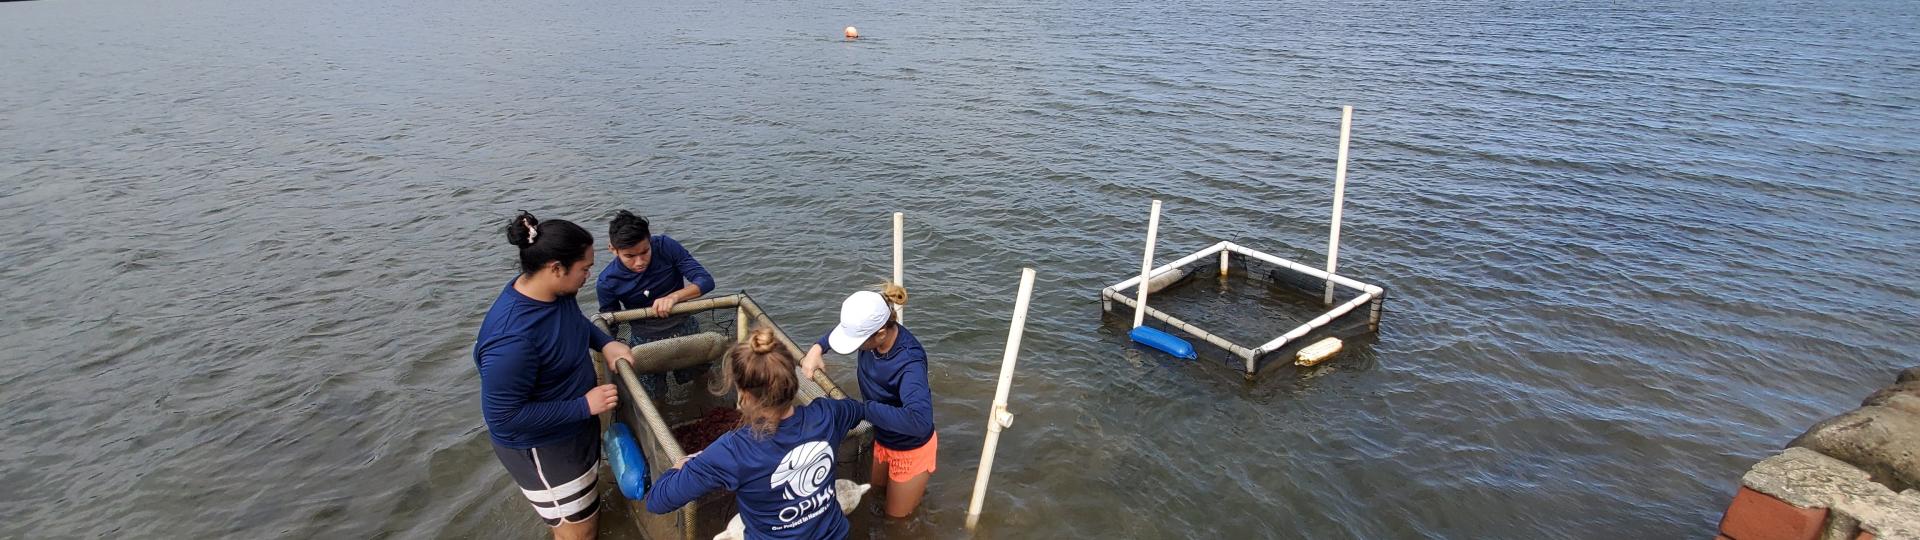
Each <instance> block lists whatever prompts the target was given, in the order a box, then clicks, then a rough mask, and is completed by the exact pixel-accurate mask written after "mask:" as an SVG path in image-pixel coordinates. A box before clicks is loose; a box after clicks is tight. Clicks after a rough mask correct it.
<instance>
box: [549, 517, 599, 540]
mask: <svg viewBox="0 0 1920 540" xmlns="http://www.w3.org/2000/svg"><path fill="white" fill-rule="evenodd" d="M599 524H600V513H599V512H594V513H593V515H591V516H587V519H585V520H582V521H579V522H575V523H561V524H560V526H558V527H554V528H553V540H593V539H594V537H595V536H596V535H598V534H599V533H600V527H599Z"/></svg>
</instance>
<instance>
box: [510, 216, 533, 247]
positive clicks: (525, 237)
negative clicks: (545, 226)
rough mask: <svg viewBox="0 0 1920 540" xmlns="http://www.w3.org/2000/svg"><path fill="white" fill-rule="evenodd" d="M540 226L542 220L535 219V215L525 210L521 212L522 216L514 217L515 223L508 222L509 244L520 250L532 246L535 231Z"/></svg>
mask: <svg viewBox="0 0 1920 540" xmlns="http://www.w3.org/2000/svg"><path fill="white" fill-rule="evenodd" d="M539 226H540V220H539V219H537V218H535V217H533V214H530V213H527V211H525V210H522V211H520V215H517V216H513V221H509V222H507V243H509V244H513V245H514V246H515V247H518V248H520V249H526V248H528V247H530V246H532V245H533V239H534V234H535V233H534V231H535V230H536V228H537V227H539Z"/></svg>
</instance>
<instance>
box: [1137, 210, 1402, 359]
mask: <svg viewBox="0 0 1920 540" xmlns="http://www.w3.org/2000/svg"><path fill="white" fill-rule="evenodd" d="M1216 264H1217V266H1216ZM1148 275H1149V276H1150V278H1149V279H1147V280H1145V281H1146V282H1147V285H1146V286H1147V292H1148V293H1152V294H1159V295H1171V294H1173V292H1171V291H1174V290H1175V289H1180V288H1186V287H1193V286H1198V283H1199V282H1200V280H1201V279H1203V278H1202V276H1214V277H1218V278H1226V277H1230V276H1231V275H1238V276H1241V277H1243V278H1245V279H1246V280H1247V281H1249V282H1252V283H1258V284H1260V285H1262V286H1261V287H1257V288H1252V290H1247V291H1244V292H1247V293H1250V294H1248V295H1246V296H1244V297H1243V298H1247V299H1249V301H1251V302H1256V303H1259V304H1262V305H1263V306H1269V307H1272V306H1275V305H1276V304H1278V305H1279V306H1277V308H1276V309H1272V310H1271V311H1281V312H1293V313H1301V312H1302V311H1303V309H1307V308H1305V307H1304V306H1310V305H1313V304H1320V310H1318V312H1317V313H1315V312H1313V311H1306V313H1311V315H1308V316H1304V317H1302V318H1301V319H1299V320H1298V321H1297V322H1295V323H1294V324H1291V325H1288V326H1282V327H1280V328H1275V329H1271V330H1272V331H1273V332H1275V333H1274V334H1266V335H1248V334H1245V333H1240V335H1234V333H1232V332H1230V331H1227V330H1222V328H1226V327H1229V326H1230V325H1227V324H1223V323H1224V322H1225V318H1226V317H1235V318H1241V319H1245V318H1248V312H1243V311H1240V310H1238V309H1234V310H1226V311H1227V312H1226V313H1222V312H1219V311H1215V312H1211V313H1210V314H1209V315H1203V316H1202V317H1201V318H1194V317H1190V318H1186V319H1183V318H1178V317H1175V316H1173V315H1171V314H1168V313H1167V312H1165V311H1161V310H1159V309H1155V308H1154V307H1152V306H1148V307H1147V308H1146V310H1145V311H1146V313H1145V316H1146V318H1147V319H1152V320H1154V321H1158V322H1159V323H1161V324H1164V325H1166V326H1167V327H1169V328H1170V329H1173V330H1177V331H1179V332H1181V333H1183V334H1186V335H1188V336H1192V337H1193V338H1195V339H1198V340H1200V341H1201V342H1204V343H1206V344H1208V345H1211V346H1213V347H1215V348H1217V349H1219V350H1221V351H1224V352H1226V353H1227V354H1229V355H1232V356H1234V357H1237V358H1238V359H1239V360H1240V362H1239V363H1240V364H1241V366H1242V369H1244V370H1245V372H1246V373H1247V375H1248V376H1252V375H1253V374H1255V373H1257V372H1259V370H1260V368H1261V367H1263V366H1264V365H1265V363H1264V361H1265V360H1266V359H1270V358H1282V357H1284V355H1285V354H1291V353H1292V352H1294V351H1297V350H1299V349H1300V348H1302V347H1305V346H1307V345H1308V344H1311V343H1312V341H1313V340H1312V339H1308V338H1315V339H1317V338H1320V337H1324V336H1329V335H1332V336H1340V337H1352V336H1355V335H1359V334H1364V333H1369V332H1373V331H1376V330H1378V328H1379V323H1380V311H1381V306H1382V303H1383V302H1384V301H1385V299H1386V290H1385V289H1382V288H1380V287H1378V286H1375V285H1369V284H1366V283H1361V282H1359V281H1355V280H1353V279H1351V278H1347V277H1345V276H1340V275H1335V274H1328V273H1326V272H1324V271H1321V270H1319V269H1316V268H1311V267H1307V266H1305V265H1301V264H1299V263H1295V262H1292V261H1288V260H1286V259H1282V258H1280V257H1276V256H1273V255H1269V254H1266V253H1262V252H1259V251H1255V250H1253V249H1251V248H1247V247H1244V246H1240V245H1238V244H1234V243H1232V242H1220V243H1217V244H1214V245H1212V246H1209V247H1207V248H1205V249H1202V250H1200V251H1198V252H1195V253H1193V254H1192V255H1188V256H1186V257H1183V258H1181V259H1179V260H1176V261H1174V262H1172V263H1168V264H1166V265H1164V266H1160V267H1158V268H1154V269H1153V270H1152V271H1151V272H1150V273H1149V274H1148ZM1141 281H1142V280H1141V279H1140V276H1134V277H1133V278H1131V279H1128V280H1126V281H1122V282H1120V283H1116V284H1114V285H1113V286H1111V287H1107V288H1105V289H1102V290H1101V291H1100V303H1101V307H1102V308H1103V309H1104V310H1105V311H1107V312H1115V311H1125V312H1129V313H1131V312H1132V311H1134V309H1135V306H1136V305H1137V304H1136V296H1135V295H1134V293H1137V292H1138V290H1137V289H1135V287H1138V286H1139V285H1140V283H1141ZM1328 283H1331V284H1332V286H1331V289H1332V290H1333V294H1332V298H1333V302H1331V303H1324V302H1321V300H1322V298H1316V296H1320V295H1321V293H1322V292H1323V290H1324V289H1325V288H1327V287H1328V285H1327V284H1328ZM1129 291H1131V292H1129ZM1223 292H1227V291H1226V290H1225V289H1223ZM1232 292H1242V291H1238V290H1235V291H1232ZM1308 302H1312V304H1308ZM1252 318H1255V319H1258V318H1260V316H1258V315H1255V316H1253V317H1252ZM1198 321H1208V322H1211V323H1215V324H1207V325H1206V327H1205V328H1203V327H1202V325H1201V324H1197V322H1198ZM1207 328H1213V329H1214V330H1208V329H1207ZM1283 329H1284V333H1280V332H1282V330H1283Z"/></svg>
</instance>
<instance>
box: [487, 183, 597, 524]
mask: <svg viewBox="0 0 1920 540" xmlns="http://www.w3.org/2000/svg"><path fill="white" fill-rule="evenodd" d="M507 242H508V243H510V244H513V246H514V247H515V248H517V249H518V251H519V255H520V274H519V275H518V276H515V277H514V278H513V279H512V280H510V281H508V282H507V284H506V286H505V287H504V288H502V289H501V290H500V296H499V298H497V299H495V300H494V301H493V308H492V309H489V310H487V317H486V319H485V320H484V321H483V322H481V323H480V335H479V337H477V338H476V339H475V340H474V345H473V362H474V365H475V366H476V367H478V368H479V370H480V412H481V415H482V416H483V417H484V418H485V419H486V422H487V436H488V438H490V439H492V441H493V453H494V455H495V456H496V457H498V458H500V464H501V465H504V466H506V468H507V473H508V474H509V475H510V476H512V477H513V481H514V483H515V484H519V486H520V491H521V492H522V493H523V494H525V495H526V497H527V500H528V501H529V502H531V503H532V504H533V510H534V512H536V513H538V514H540V519H541V520H542V521H545V522H546V523H547V526H548V527H552V528H553V537H554V538H556V539H570V538H593V537H594V534H595V529H594V527H595V522H596V521H597V519H596V518H597V512H598V511H599V509H600V498H599V491H598V490H597V489H596V486H597V484H598V477H597V473H598V471H599V470H600V467H599V462H600V437H599V434H600V431H599V429H598V428H599V427H600V426H599V422H597V421H595V419H594V417H595V416H596V415H599V414H600V413H604V412H607V411H608V410H610V409H612V408H613V406H614V405H615V404H616V402H617V398H616V394H615V392H614V387H613V385H611V384H606V385H599V386H595V385H594V377H595V376H594V372H593V360H592V356H590V355H589V354H588V349H593V350H598V351H600V353H601V354H602V355H604V356H605V357H606V359H607V365H608V367H609V368H612V366H614V365H615V364H614V362H615V361H617V360H619V359H623V358H630V354H631V352H630V351H629V349H628V348H627V346H626V345H625V344H622V343H620V342H619V341H615V340H614V339H613V336H609V335H607V333H606V332H603V331H601V330H600V328H599V327H597V326H594V325H593V323H592V322H589V321H588V320H587V317H586V315H585V314H583V313H581V311H580V304H579V303H577V302H575V301H574V295H575V294H577V293H579V292H580V288H581V287H583V286H585V285H586V283H587V275H588V274H589V273H591V272H592V267H593V235H591V234H587V231H586V229H582V228H580V226H579V225H574V224H573V223H571V222H568V221H564V220H558V219H552V220H547V221H540V220H539V219H536V218H534V217H533V214H529V213H526V212H521V213H520V215H518V216H514V218H513V219H512V220H511V221H509V222H508V223H507Z"/></svg>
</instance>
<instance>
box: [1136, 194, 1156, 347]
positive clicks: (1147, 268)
mask: <svg viewBox="0 0 1920 540" xmlns="http://www.w3.org/2000/svg"><path fill="white" fill-rule="evenodd" d="M1159 234H1160V199H1154V200H1153V211H1152V212H1151V213H1149V214H1148V215H1147V252H1146V253H1145V254H1143V255H1141V256H1140V286H1139V287H1138V289H1139V290H1140V294H1137V295H1135V296H1134V300H1133V304H1134V308H1135V309H1134V310H1133V326H1132V328H1139V327H1140V324H1141V323H1144V322H1146V319H1147V289H1148V288H1149V287H1147V281H1149V280H1151V279H1152V276H1149V275H1147V274H1148V273H1149V272H1152V271H1153V239H1154V237H1155V236H1159Z"/></svg>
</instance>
